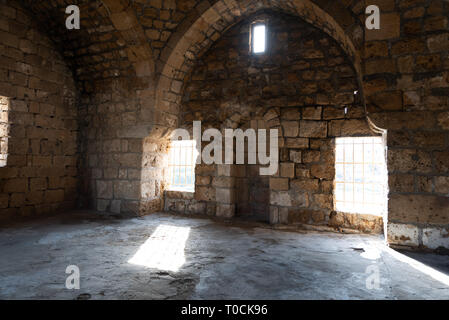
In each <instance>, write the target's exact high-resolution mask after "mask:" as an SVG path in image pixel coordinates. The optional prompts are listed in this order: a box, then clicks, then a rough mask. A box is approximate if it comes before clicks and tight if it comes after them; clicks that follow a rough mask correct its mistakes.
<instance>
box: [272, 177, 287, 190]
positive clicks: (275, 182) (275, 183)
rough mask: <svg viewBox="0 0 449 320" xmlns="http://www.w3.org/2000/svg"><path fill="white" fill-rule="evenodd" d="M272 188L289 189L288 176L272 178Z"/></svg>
mask: <svg viewBox="0 0 449 320" xmlns="http://www.w3.org/2000/svg"><path fill="white" fill-rule="evenodd" d="M270 189H271V190H280V191H287V190H288V189H289V186H288V178H270Z"/></svg>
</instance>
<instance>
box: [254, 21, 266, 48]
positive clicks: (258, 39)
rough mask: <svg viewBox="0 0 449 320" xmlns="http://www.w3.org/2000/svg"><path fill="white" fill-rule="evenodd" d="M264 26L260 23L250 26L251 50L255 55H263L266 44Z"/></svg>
mask: <svg viewBox="0 0 449 320" xmlns="http://www.w3.org/2000/svg"><path fill="white" fill-rule="evenodd" d="M266 39H267V31H266V25H265V23H262V22H257V23H254V24H253V25H252V26H251V50H252V52H253V53H255V54H261V53H264V52H265V50H266V44H267V41H266Z"/></svg>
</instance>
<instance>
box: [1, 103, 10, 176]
mask: <svg viewBox="0 0 449 320" xmlns="http://www.w3.org/2000/svg"><path fill="white" fill-rule="evenodd" d="M8 111H9V100H8V98H6V97H3V96H0V167H5V166H6V162H7V159H8V129H9V124H8Z"/></svg>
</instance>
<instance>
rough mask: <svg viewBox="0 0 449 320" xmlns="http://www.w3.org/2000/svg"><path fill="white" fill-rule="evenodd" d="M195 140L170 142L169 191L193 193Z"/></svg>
mask: <svg viewBox="0 0 449 320" xmlns="http://www.w3.org/2000/svg"><path fill="white" fill-rule="evenodd" d="M196 155H197V150H196V142H195V140H180V141H172V142H171V145H170V151H169V170H170V178H169V179H170V185H169V190H177V191H188V192H193V191H195V163H196Z"/></svg>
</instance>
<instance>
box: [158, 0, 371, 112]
mask: <svg viewBox="0 0 449 320" xmlns="http://www.w3.org/2000/svg"><path fill="white" fill-rule="evenodd" d="M331 2H332V3H333V4H330V3H331ZM331 2H325V3H324V2H322V1H321V3H323V4H322V6H323V7H324V8H326V10H328V11H331V12H333V13H334V15H335V17H334V16H333V15H331V14H330V13H328V12H327V11H325V10H324V9H322V8H321V7H320V6H318V5H317V4H315V3H314V2H313V1H311V0H286V1H263V2H259V3H257V4H256V3H252V2H251V1H242V2H241V1H236V0H219V1H217V2H215V3H214V4H213V5H210V4H209V2H207V1H203V2H201V3H200V4H199V5H198V6H197V9H196V11H194V12H193V13H192V14H191V16H190V17H188V18H187V19H186V20H185V22H184V23H183V24H182V25H180V26H179V28H178V32H177V33H175V34H174V35H173V36H172V37H171V38H170V40H169V42H168V44H167V46H166V48H165V49H164V51H163V52H162V54H161V57H160V61H158V62H157V65H156V68H157V70H156V71H157V72H158V79H157V80H156V88H155V90H156V91H155V107H156V108H157V109H158V110H160V111H162V112H166V113H169V114H172V115H177V114H178V113H179V105H180V100H181V93H182V88H183V80H184V78H185V75H186V74H187V73H188V72H189V70H190V69H191V68H192V66H193V61H194V60H195V57H198V56H200V55H202V54H203V53H204V52H205V51H207V49H208V48H209V47H210V46H211V45H212V44H213V43H214V42H215V41H216V40H218V39H219V38H220V37H221V35H222V34H223V33H224V32H225V31H226V30H227V29H228V28H230V27H231V26H233V25H234V24H236V23H237V22H238V21H239V20H240V19H242V18H243V17H245V16H248V15H250V14H253V13H255V12H256V11H259V10H263V9H274V10H279V11H282V12H285V13H290V14H293V15H295V16H298V17H300V18H302V19H303V20H304V21H306V22H308V23H309V24H311V25H313V26H315V27H317V28H319V29H321V30H323V31H324V32H325V33H327V34H328V35H329V36H331V37H332V38H333V39H335V40H336V41H337V42H338V44H339V45H340V46H341V48H342V49H343V51H344V52H345V53H346V54H347V55H348V57H349V59H350V61H351V63H352V64H353V66H354V69H355V71H356V74H357V81H358V83H359V87H360V88H362V86H361V84H362V66H361V57H360V52H359V49H358V48H359V47H361V45H360V43H359V42H361V41H362V39H363V36H360V34H362V35H363V28H361V27H360V20H358V19H357V18H356V17H354V16H353V15H352V13H351V11H350V10H349V9H346V8H345V7H344V6H343V5H341V4H338V2H336V1H331ZM357 34H359V35H357ZM361 95H362V99H363V101H364V98H363V90H361Z"/></svg>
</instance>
